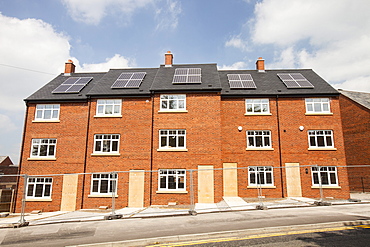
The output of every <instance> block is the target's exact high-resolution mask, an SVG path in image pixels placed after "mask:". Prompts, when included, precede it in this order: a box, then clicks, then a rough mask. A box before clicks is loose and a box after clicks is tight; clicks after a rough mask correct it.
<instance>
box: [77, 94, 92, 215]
mask: <svg viewBox="0 0 370 247" xmlns="http://www.w3.org/2000/svg"><path fill="white" fill-rule="evenodd" d="M87 104H88V112H87V127H86V141H85V142H86V143H85V157H84V170H83V175H82V176H83V177H82V195H81V208H80V209H83V206H84V198H85V180H86V174H85V173H86V165H87V163H86V160H87V148H88V146H89V132H90V111H91V97H89V96H88V98H87Z"/></svg>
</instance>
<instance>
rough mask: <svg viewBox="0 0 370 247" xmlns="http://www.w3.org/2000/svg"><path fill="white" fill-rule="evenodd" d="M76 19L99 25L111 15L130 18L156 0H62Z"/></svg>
mask: <svg viewBox="0 0 370 247" xmlns="http://www.w3.org/2000/svg"><path fill="white" fill-rule="evenodd" d="M62 1H63V3H64V5H65V6H66V7H67V9H68V11H69V13H70V15H71V17H72V18H73V19H74V20H75V21H79V22H84V23H86V24H92V25H97V24H99V23H100V21H101V20H102V19H103V18H104V17H105V16H107V15H108V14H109V15H112V14H114V15H118V16H120V17H124V18H127V19H129V18H130V16H131V15H132V14H133V12H134V11H135V10H136V9H138V8H143V7H145V6H147V5H148V4H151V3H153V2H154V0H62Z"/></svg>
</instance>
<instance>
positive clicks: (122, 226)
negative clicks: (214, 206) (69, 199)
mask: <svg viewBox="0 0 370 247" xmlns="http://www.w3.org/2000/svg"><path fill="white" fill-rule="evenodd" d="M369 220H370V205H369V204H352V205H341V206H322V207H305V208H287V209H272V210H252V211H236V212H223V213H208V214H198V215H197V216H176V217H161V218H143V219H120V220H111V221H94V222H91V221H90V222H77V223H61V224H50V225H38V226H28V227H23V228H19V229H0V243H1V244H2V245H5V246H32V247H34V246H67V245H77V244H88V243H101V242H113V241H125V240H134V239H146V238H154V239H158V241H154V242H161V241H162V240H161V239H159V238H160V237H165V236H179V235H190V236H188V239H189V240H192V239H195V238H196V237H192V236H191V235H192V234H204V235H203V238H216V237H217V236H221V235H222V236H227V235H228V234H231V235H232V233H233V232H238V231H246V230H248V231H250V230H252V229H255V230H253V231H254V234H256V233H263V232H265V230H266V228H268V229H276V230H279V229H283V227H284V226H297V225H306V224H319V223H328V222H329V223H330V222H340V221H348V222H353V223H358V222H366V221H369ZM271 227H275V228H271ZM295 228H296V227H293V228H291V229H295ZM213 232H217V233H213ZM221 232H223V233H221ZM180 239H186V238H183V237H182V238H180ZM172 241H173V240H172ZM154 242H153V243H154Z"/></svg>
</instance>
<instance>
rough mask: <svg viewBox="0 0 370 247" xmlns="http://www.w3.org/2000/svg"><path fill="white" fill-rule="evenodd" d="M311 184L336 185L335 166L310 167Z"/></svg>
mask: <svg viewBox="0 0 370 247" xmlns="http://www.w3.org/2000/svg"><path fill="white" fill-rule="evenodd" d="M311 171H312V184H313V185H320V182H321V185H329V186H338V176H337V168H336V167H335V166H316V167H312V168H311Z"/></svg>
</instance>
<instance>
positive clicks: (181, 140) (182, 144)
mask: <svg viewBox="0 0 370 247" xmlns="http://www.w3.org/2000/svg"><path fill="white" fill-rule="evenodd" d="M178 138H179V146H178V147H185V137H184V136H179V137H178Z"/></svg>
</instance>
